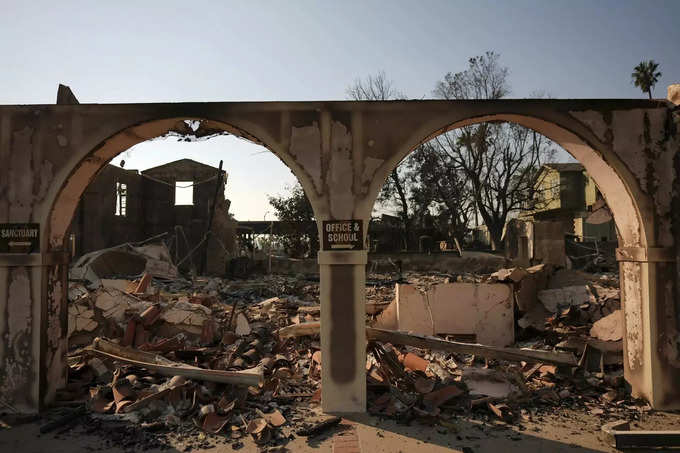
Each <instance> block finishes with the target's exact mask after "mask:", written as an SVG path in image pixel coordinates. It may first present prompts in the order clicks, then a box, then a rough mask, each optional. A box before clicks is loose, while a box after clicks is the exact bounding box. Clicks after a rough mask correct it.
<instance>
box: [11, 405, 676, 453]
mask: <svg viewBox="0 0 680 453" xmlns="http://www.w3.org/2000/svg"><path fill="white" fill-rule="evenodd" d="M346 420H347V423H348V424H349V426H346V425H340V426H338V427H336V428H333V429H332V430H330V431H328V432H326V433H324V434H322V435H319V436H317V437H312V438H304V437H297V436H296V437H295V438H294V439H292V440H290V442H288V443H287V444H286V448H287V449H278V450H277V449H271V450H266V449H265V450H260V449H259V448H258V446H257V445H255V443H254V442H253V441H252V440H250V439H243V445H238V444H237V445H234V441H233V440H229V439H227V438H226V437H225V436H221V435H207V436H206V435H200V436H199V437H198V438H196V436H189V437H188V438H190V439H191V441H190V443H187V442H186V439H187V438H185V437H184V436H181V435H173V434H172V433H170V434H168V435H167V445H166V446H165V448H157V447H152V448H149V447H148V446H147V445H145V444H144V443H143V442H140V443H137V444H131V445H127V447H126V448H121V445H122V444H123V442H122V441H121V442H116V441H115V440H111V436H110V435H108V434H105V433H104V434H102V433H88V431H91V429H88V426H87V425H86V424H79V425H75V426H73V427H71V428H66V429H62V432H59V430H57V431H55V432H54V433H50V434H43V435H41V434H40V432H39V427H40V422H39V421H37V422H33V423H29V424H25V425H21V426H16V427H13V428H10V429H3V430H2V431H0V451H2V452H22V453H42V452H49V453H62V452H63V453H66V452H69V453H70V452H97V451H109V452H130V451H149V452H161V451H164V452H187V451H191V452H196V453H199V452H211V453H216V452H229V451H235V450H238V451H240V452H244V453H250V452H259V451H272V452H274V451H290V452H330V451H332V449H333V448H332V446H333V439H334V436H336V435H337V434H338V433H340V432H342V431H345V430H352V429H355V430H356V433H357V435H358V438H359V442H360V445H361V451H362V452H370V453H379V452H390V453H392V452H395V453H396V452H402V453H409V452H415V451H417V452H432V453H435V452H451V451H455V452H463V453H472V452H474V453H479V452H498V451H503V452H504V453H511V452H527V451H531V452H546V453H548V452H583V453H587V452H615V451H617V450H615V449H614V448H612V447H611V446H609V445H608V444H607V442H606V440H605V436H604V435H603V433H602V432H601V430H600V428H601V426H602V424H604V423H605V422H606V421H611V420H604V419H602V418H600V417H599V416H596V415H591V414H585V413H583V412H582V411H574V410H571V409H561V410H559V411H558V412H555V413H553V414H550V415H543V416H535V417H532V418H531V419H529V420H526V421H523V422H522V423H521V424H519V425H507V424H505V423H502V422H484V421H480V420H475V419H472V418H467V417H465V416H461V417H458V418H457V419H456V422H455V423H454V425H453V426H451V427H449V428H445V427H442V426H426V425H422V424H419V423H417V422H414V423H412V424H410V425H403V424H399V423H397V422H396V421H394V420H384V419H383V420H381V419H379V418H377V417H373V416H369V415H356V416H349V417H347V418H346ZM679 427H680V413H671V412H654V411H650V412H647V413H644V414H641V416H640V420H639V421H636V422H633V423H631V429H632V430H642V429H647V430H677V429H678V428H679ZM275 448H276V447H275ZM657 451H658V450H657Z"/></svg>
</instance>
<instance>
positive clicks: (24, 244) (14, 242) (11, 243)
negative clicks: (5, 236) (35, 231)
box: [9, 241, 31, 247]
mask: <svg viewBox="0 0 680 453" xmlns="http://www.w3.org/2000/svg"><path fill="white" fill-rule="evenodd" d="M9 246H10V247H18V246H24V247H30V246H31V242H30V241H27V242H17V241H9Z"/></svg>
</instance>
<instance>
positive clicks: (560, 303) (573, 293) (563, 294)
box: [538, 285, 595, 313]
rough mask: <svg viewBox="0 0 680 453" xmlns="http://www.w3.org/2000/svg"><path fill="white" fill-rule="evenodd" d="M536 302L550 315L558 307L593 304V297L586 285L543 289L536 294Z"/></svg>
mask: <svg viewBox="0 0 680 453" xmlns="http://www.w3.org/2000/svg"><path fill="white" fill-rule="evenodd" d="M538 300H539V301H540V302H541V303H542V304H543V306H544V307H545V308H546V310H548V311H549V312H551V313H556V312H557V311H558V309H559V308H560V307H569V306H573V305H582V304H585V303H592V302H595V296H593V293H592V292H591V291H590V288H588V286H586V285H579V286H566V287H564V288H557V289H544V290H543V291H539V292H538Z"/></svg>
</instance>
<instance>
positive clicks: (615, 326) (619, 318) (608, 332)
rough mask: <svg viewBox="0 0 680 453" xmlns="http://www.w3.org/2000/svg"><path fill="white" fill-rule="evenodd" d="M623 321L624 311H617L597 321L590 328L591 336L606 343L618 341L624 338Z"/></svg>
mask: <svg viewBox="0 0 680 453" xmlns="http://www.w3.org/2000/svg"><path fill="white" fill-rule="evenodd" d="M623 321H624V319H623V311H621V310H616V311H615V312H614V313H612V314H610V315H609V316H605V317H604V318H602V319H600V320H599V321H596V322H595V323H594V324H593V327H591V328H590V336H591V337H595V338H598V339H600V340H604V341H618V340H620V339H622V338H623Z"/></svg>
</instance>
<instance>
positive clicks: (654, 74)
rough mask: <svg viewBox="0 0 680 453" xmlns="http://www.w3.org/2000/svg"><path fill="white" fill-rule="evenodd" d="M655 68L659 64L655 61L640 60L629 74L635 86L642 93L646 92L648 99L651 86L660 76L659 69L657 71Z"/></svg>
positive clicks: (650, 95) (650, 94)
mask: <svg viewBox="0 0 680 453" xmlns="http://www.w3.org/2000/svg"><path fill="white" fill-rule="evenodd" d="M657 69H659V64H658V63H655V62H654V60H649V61H641V62H640V64H639V65H637V66H635V68H634V69H633V73H632V74H631V77H632V78H633V83H634V84H635V86H636V87H640V89H641V90H642V92H643V93H647V94H648V95H649V99H652V88H654V85H656V82H658V81H659V77H661V71H657Z"/></svg>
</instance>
